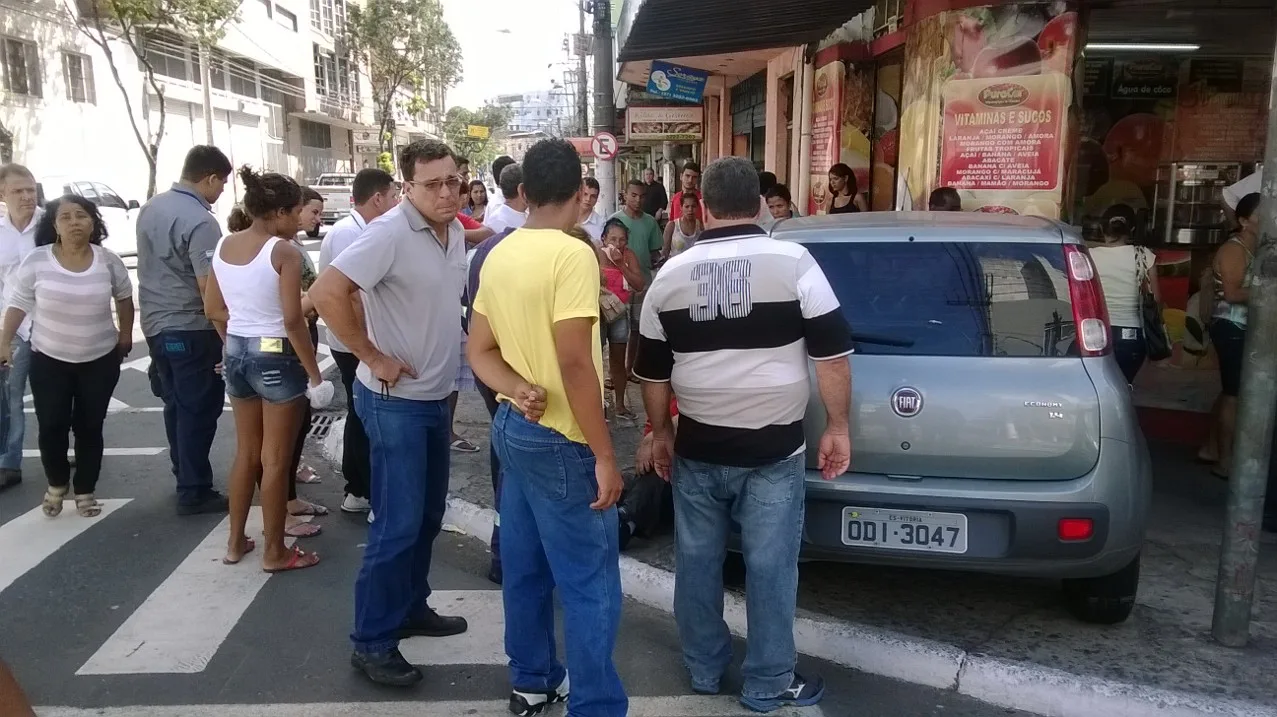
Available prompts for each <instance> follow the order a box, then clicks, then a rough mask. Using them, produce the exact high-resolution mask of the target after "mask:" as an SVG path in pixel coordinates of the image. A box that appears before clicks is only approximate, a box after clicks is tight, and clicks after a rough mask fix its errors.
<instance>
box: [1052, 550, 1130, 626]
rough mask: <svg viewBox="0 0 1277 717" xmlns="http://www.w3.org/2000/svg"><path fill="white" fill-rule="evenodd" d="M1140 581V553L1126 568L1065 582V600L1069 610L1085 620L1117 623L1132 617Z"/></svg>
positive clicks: (1105, 623) (1099, 623) (1109, 623)
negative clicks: (1094, 576) (1108, 573)
mask: <svg viewBox="0 0 1277 717" xmlns="http://www.w3.org/2000/svg"><path fill="white" fill-rule="evenodd" d="M1139 584H1140V556H1139V555H1136V556H1135V559H1134V560H1132V561H1131V562H1130V563H1129V564H1128V565H1127V566H1126V567H1124V568H1122V569H1121V570H1119V571H1117V572H1115V573H1112V574H1110V575H1101V576H1099V577H1097V578H1077V579H1073V580H1065V581H1064V600H1065V603H1066V604H1067V605H1068V608H1069V612H1071V613H1073V616H1074V617H1076V618H1077V619H1079V620H1081V621H1082V622H1089V623H1092V624H1095V625H1116V624H1117V623H1119V622H1123V621H1124V620H1126V618H1128V617H1130V615H1131V610H1132V609H1133V608H1134V607H1135V592H1136V590H1137V589H1138V588H1139Z"/></svg>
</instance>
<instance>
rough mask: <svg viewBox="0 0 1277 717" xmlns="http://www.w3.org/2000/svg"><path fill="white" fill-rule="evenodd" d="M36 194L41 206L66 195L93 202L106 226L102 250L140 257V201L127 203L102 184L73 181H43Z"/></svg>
mask: <svg viewBox="0 0 1277 717" xmlns="http://www.w3.org/2000/svg"><path fill="white" fill-rule="evenodd" d="M36 192H37V196H38V201H39V203H40V206H44V204H45V202H48V201H50V200H53V199H57V198H58V197H60V196H62V195H64V194H78V195H80V196H81V197H84V198H85V199H87V200H89V201H91V202H93V203H94V204H95V205H97V208H98V211H100V212H101V213H102V220H103V221H104V222H106V234H107V236H106V241H104V242H102V246H104V247H106V248H107V249H110V250H111V251H113V252H115V253H116V254H119V255H120V256H137V233H136V232H137V228H136V227H137V211H138V209H139V208H140V206H141V205H140V204H139V203H138V201H137V200H136V199H130V200H128V201H125V200H124V199H123V198H121V197H120V194H119V193H118V192H116V191H115V190H114V189H111V188H110V187H109V186H107V185H105V184H103V183H102V182H95V181H92V180H88V179H74V178H71V177H41V178H40V181H39V182H38V183H37V189H36Z"/></svg>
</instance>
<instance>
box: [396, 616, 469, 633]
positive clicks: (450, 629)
mask: <svg viewBox="0 0 1277 717" xmlns="http://www.w3.org/2000/svg"><path fill="white" fill-rule="evenodd" d="M469 628H470V626H469V625H467V624H466V619H465V618H464V617H447V616H444V615H440V614H439V613H437V612H435V611H434V610H433V609H431V608H426V614H425V616H423V617H421V618H418V619H416V620H409V621H408V622H405V623H404V624H403V625H402V626H401V627H400V628H399V633H398V637H399V639H400V640H404V639H407V638H409V637H448V636H449V635H460V634H461V633H463V632H465V631H466V630H468V629H469Z"/></svg>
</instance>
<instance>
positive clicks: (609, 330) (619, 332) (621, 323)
mask: <svg viewBox="0 0 1277 717" xmlns="http://www.w3.org/2000/svg"><path fill="white" fill-rule="evenodd" d="M603 335H604V336H605V337H606V338H607V340H608V342H609V343H613V344H617V345H620V344H624V343H626V342H628V341H629V340H630V317H628V316H620V317H618V318H617V319H616V320H615V321H612V322H609V323H608V324H607V326H605V327H604V328H603Z"/></svg>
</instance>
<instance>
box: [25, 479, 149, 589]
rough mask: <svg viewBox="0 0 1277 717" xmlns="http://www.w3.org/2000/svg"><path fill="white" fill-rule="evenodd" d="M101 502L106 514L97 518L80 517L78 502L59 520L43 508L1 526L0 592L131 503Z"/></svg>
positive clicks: (65, 507)
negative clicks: (77, 511) (48, 515)
mask: <svg viewBox="0 0 1277 717" xmlns="http://www.w3.org/2000/svg"><path fill="white" fill-rule="evenodd" d="M99 502H100V503H101V504H102V514H101V515H100V516H99V517H97V518H81V517H79V516H78V515H76V514H75V501H73V500H68V501H66V502H65V503H63V508H62V515H60V516H58V517H57V518H49V517H47V516H45V515H44V512H43V511H42V510H41V509H40V508H33V509H31V510H29V511H27V512H26V513H23V514H22V515H20V516H18V517H17V518H14V519H13V520H11V521H9V522H8V523H5V524H4V525H0V592H4V590H5V588H7V587H9V586H10V585H12V584H13V583H14V582H15V581H16V580H17V579H18V578H20V577H22V576H23V575H25V574H26V572H27V571H28V570H30V569H31V568H34V567H35V566H37V565H39V564H40V563H41V562H42V561H44V560H45V559H47V558H48V557H49V556H51V555H53V554H54V553H56V552H57V551H58V550H59V549H60V548H61V547H62V546H63V545H66V544H67V543H69V542H71V541H72V540H73V539H74V538H75V537H76V536H78V535H79V534H81V533H83V532H84V531H86V530H88V529H89V528H92V527H93V526H95V525H97V524H98V523H100V522H101V521H102V520H104V519H105V518H106V517H107V516H109V515H110V514H111V513H114V512H115V511H117V510H119V509H120V508H121V507H123V506H124V505H125V504H126V503H128V502H129V499H128V498H121V499H111V500H103V501H99Z"/></svg>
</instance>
